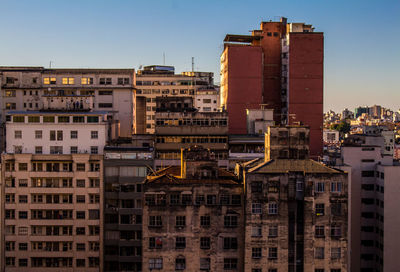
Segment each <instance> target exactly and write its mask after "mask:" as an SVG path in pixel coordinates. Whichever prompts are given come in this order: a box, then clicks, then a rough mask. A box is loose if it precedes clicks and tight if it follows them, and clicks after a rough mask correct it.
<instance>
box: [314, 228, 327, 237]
mask: <svg viewBox="0 0 400 272" xmlns="http://www.w3.org/2000/svg"><path fill="white" fill-rule="evenodd" d="M315 237H325V226H315Z"/></svg>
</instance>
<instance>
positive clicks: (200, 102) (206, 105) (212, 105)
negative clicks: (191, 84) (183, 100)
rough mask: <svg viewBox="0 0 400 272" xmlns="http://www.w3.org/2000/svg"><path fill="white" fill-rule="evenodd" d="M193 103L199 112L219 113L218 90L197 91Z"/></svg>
mask: <svg viewBox="0 0 400 272" xmlns="http://www.w3.org/2000/svg"><path fill="white" fill-rule="evenodd" d="M193 102H194V107H195V108H196V109H198V110H199V112H217V111H219V108H220V106H219V103H220V99H219V91H218V90H216V89H201V90H197V91H195V95H194V99H193Z"/></svg>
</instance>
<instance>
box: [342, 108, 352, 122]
mask: <svg viewBox="0 0 400 272" xmlns="http://www.w3.org/2000/svg"><path fill="white" fill-rule="evenodd" d="M341 117H342V118H341V119H342V120H345V119H354V113H353V112H352V111H350V110H349V109H347V108H346V109H344V110H343V111H342V116H341Z"/></svg>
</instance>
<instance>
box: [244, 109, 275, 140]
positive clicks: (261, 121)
mask: <svg viewBox="0 0 400 272" xmlns="http://www.w3.org/2000/svg"><path fill="white" fill-rule="evenodd" d="M246 113H247V116H246V121H247V134H262V135H264V134H265V133H266V132H267V130H268V127H270V126H274V125H275V122H274V110H272V109H265V108H264V107H261V109H248V110H246Z"/></svg>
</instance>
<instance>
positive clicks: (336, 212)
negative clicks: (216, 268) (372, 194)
mask: <svg viewBox="0 0 400 272" xmlns="http://www.w3.org/2000/svg"><path fill="white" fill-rule="evenodd" d="M301 134H304V137H300V135H301ZM265 138H266V156H265V158H264V159H254V160H252V161H249V162H247V163H243V164H241V165H239V166H238V167H237V170H238V172H237V173H238V174H239V175H240V176H242V177H243V178H244V184H245V194H246V203H245V214H246V221H245V222H246V223H245V248H244V263H245V266H244V271H316V272H322V271H331V272H340V271H341V272H343V271H348V268H347V265H348V256H347V254H348V253H347V246H348V243H347V194H348V191H347V174H346V173H345V172H343V171H341V170H336V169H333V168H329V167H326V166H324V165H323V164H321V163H318V162H316V161H314V160H311V159H309V158H308V152H307V151H308V147H307V144H308V130H307V129H306V128H304V127H286V128H285V127H271V128H270V129H269V130H268V133H267V134H266V136H265Z"/></svg>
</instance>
